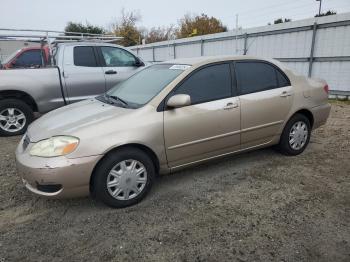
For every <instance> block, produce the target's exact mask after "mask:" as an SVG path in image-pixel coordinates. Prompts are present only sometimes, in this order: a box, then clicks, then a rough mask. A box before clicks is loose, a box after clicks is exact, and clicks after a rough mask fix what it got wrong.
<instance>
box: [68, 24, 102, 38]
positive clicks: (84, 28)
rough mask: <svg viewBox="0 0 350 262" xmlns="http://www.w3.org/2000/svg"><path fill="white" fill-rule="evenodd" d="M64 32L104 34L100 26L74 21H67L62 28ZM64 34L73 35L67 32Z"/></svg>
mask: <svg viewBox="0 0 350 262" xmlns="http://www.w3.org/2000/svg"><path fill="white" fill-rule="evenodd" d="M64 31H65V32H79V33H88V34H104V33H105V30H104V29H103V28H102V27H99V26H94V25H91V24H89V23H86V25H84V24H82V23H74V22H68V24H67V26H66V27H65V28H64ZM66 35H74V34H68V33H66Z"/></svg>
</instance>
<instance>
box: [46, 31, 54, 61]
mask: <svg viewBox="0 0 350 262" xmlns="http://www.w3.org/2000/svg"><path fill="white" fill-rule="evenodd" d="M46 42H47V46H48V48H49V55H50V64H51V66H53V53H52V47H51V40H50V37H49V32H46Z"/></svg>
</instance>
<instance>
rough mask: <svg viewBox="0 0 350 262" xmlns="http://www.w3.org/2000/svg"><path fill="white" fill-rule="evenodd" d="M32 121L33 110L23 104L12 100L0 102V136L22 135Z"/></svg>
mask: <svg viewBox="0 0 350 262" xmlns="http://www.w3.org/2000/svg"><path fill="white" fill-rule="evenodd" d="M33 119H34V114H33V110H32V109H31V108H30V106H29V105H27V104H26V103H25V102H23V101H21V100H19V99H13V98H9V99H3V100H0V136H16V135H22V134H24V133H25V132H26V130H27V128H28V125H29V124H30V123H31V122H32V121H33Z"/></svg>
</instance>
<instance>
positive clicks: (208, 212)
mask: <svg viewBox="0 0 350 262" xmlns="http://www.w3.org/2000/svg"><path fill="white" fill-rule="evenodd" d="M18 141H19V137H13V138H0V145H1V148H0V192H1V193H0V261H1V262H3V261H83V260H84V261H121V260H126V261H134V260H142V261H143V260H146V261H350V190H349V188H350V178H349V175H350V105H347V104H345V103H340V102H336V103H334V104H333V108H332V113H331V117H330V119H329V120H328V123H327V125H326V126H324V127H322V128H320V129H318V130H316V131H314V132H313V135H312V139H311V143H310V145H309V147H308V148H307V149H306V151H305V152H304V153H303V154H302V155H299V156H297V157H286V156H282V155H280V154H278V153H276V152H275V151H274V150H272V149H263V150H258V151H255V152H250V153H246V154H242V155H239V156H233V157H230V158H226V159H223V160H219V161H215V162H213V163H210V164H206V165H202V166H200V167H196V168H192V169H188V170H185V171H183V172H179V173H176V174H173V175H168V176H163V177H160V178H159V179H158V181H157V182H156V184H155V186H154V187H153V189H152V191H151V193H150V194H149V195H148V197H147V198H146V199H145V200H144V201H143V202H141V203H140V204H138V205H136V206H133V207H129V208H125V209H110V208H108V207H106V206H104V205H102V204H100V203H97V202H95V201H94V200H92V199H90V198H84V199H75V200H74V199H73V200H48V199H44V198H40V197H37V196H35V195H33V194H31V193H29V192H28V191H27V190H25V188H24V187H23V185H22V184H21V181H20V179H19V178H18V177H17V175H16V170H15V162H14V153H13V152H14V150H15V147H16V144H17V142H18Z"/></svg>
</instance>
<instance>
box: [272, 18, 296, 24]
mask: <svg viewBox="0 0 350 262" xmlns="http://www.w3.org/2000/svg"><path fill="white" fill-rule="evenodd" d="M291 21H292V19H290V18H285V19H284V20H283V18H278V19H276V20H275V21H273V23H274V24H281V23H287V22H291Z"/></svg>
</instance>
